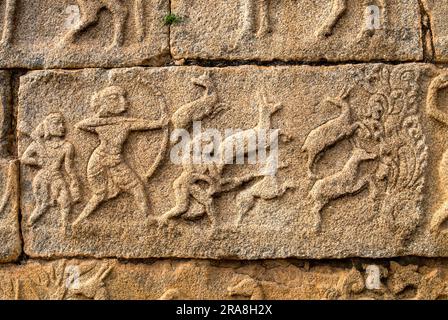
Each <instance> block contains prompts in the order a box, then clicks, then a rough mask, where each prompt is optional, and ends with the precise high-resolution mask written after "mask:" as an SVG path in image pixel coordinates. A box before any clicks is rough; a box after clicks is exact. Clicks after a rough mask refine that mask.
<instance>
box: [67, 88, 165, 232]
mask: <svg viewBox="0 0 448 320" xmlns="http://www.w3.org/2000/svg"><path fill="white" fill-rule="evenodd" d="M92 107H94V108H96V109H99V111H98V113H97V114H96V115H95V116H94V117H92V118H89V119H86V120H83V121H81V122H79V123H78V124H77V125H76V127H77V128H78V129H80V130H84V131H87V132H91V133H95V134H97V135H98V138H99V140H100V144H99V146H98V147H97V148H96V149H95V151H94V152H93V153H92V155H91V156H90V159H89V163H88V166H87V179H88V181H89V185H90V187H91V189H92V191H93V196H92V197H91V198H90V200H89V202H88V203H87V205H86V207H85V208H84V210H83V212H82V213H81V215H80V216H79V217H78V218H77V219H76V221H75V222H74V225H76V224H78V223H79V222H81V221H82V220H84V219H86V218H87V217H88V216H89V215H90V214H92V213H93V211H95V210H96V208H97V207H98V206H99V205H100V204H101V203H103V202H104V201H106V200H110V199H113V198H115V197H117V196H118V195H119V194H121V193H122V192H127V193H130V194H131V195H132V196H133V197H134V200H135V202H136V204H137V205H138V207H139V210H140V211H141V213H142V214H143V215H144V216H146V215H147V214H148V211H149V206H148V201H147V200H146V195H145V190H144V185H143V182H142V180H141V179H140V178H139V176H138V175H137V174H136V173H135V172H134V170H132V169H131V168H130V167H129V165H128V164H127V163H126V161H125V160H124V158H123V155H122V152H123V145H124V143H125V142H126V140H127V138H128V136H129V134H130V133H131V132H132V131H147V130H153V129H159V128H162V127H164V126H166V124H167V123H166V119H161V120H158V121H151V120H143V119H136V118H130V117H125V116H122V114H123V113H125V112H126V111H127V109H128V102H127V99H126V92H125V90H124V89H122V88H121V87H108V88H105V89H103V90H101V91H99V92H98V93H96V94H95V95H93V97H92Z"/></svg>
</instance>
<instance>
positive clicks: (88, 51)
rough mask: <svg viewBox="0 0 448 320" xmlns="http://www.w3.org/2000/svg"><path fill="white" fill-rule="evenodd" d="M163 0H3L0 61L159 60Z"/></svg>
mask: <svg viewBox="0 0 448 320" xmlns="http://www.w3.org/2000/svg"><path fill="white" fill-rule="evenodd" d="M168 12H169V2H168V1H166V0H136V1H119V0H76V1H71V0H60V1H53V0H33V1H17V0H7V1H2V3H1V4H0V20H1V21H2V24H1V28H2V29H1V32H0V36H1V39H0V57H1V59H0V67H3V68H27V69H37V68H44V67H45V68H80V67H120V66H135V65H160V64H162V63H163V62H164V57H166V55H167V53H168V52H169V45H168V41H169V40H168V39H169V34H168V27H167V26H165V25H164V22H163V17H164V16H165V15H166V14H168Z"/></svg>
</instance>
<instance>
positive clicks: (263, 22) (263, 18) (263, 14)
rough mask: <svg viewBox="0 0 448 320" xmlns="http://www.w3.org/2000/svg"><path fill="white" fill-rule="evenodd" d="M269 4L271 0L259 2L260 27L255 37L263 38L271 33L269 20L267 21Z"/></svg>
mask: <svg viewBox="0 0 448 320" xmlns="http://www.w3.org/2000/svg"><path fill="white" fill-rule="evenodd" d="M270 2H271V0H261V5H260V27H259V29H258V33H257V35H258V36H259V37H263V36H265V35H266V34H268V33H269V32H271V22H270V19H269V16H270V12H269V7H270Z"/></svg>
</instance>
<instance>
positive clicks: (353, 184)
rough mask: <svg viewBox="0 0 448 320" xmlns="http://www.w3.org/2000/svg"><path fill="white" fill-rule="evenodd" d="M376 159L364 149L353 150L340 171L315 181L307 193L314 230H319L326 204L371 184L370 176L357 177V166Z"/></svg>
mask: <svg viewBox="0 0 448 320" xmlns="http://www.w3.org/2000/svg"><path fill="white" fill-rule="evenodd" d="M376 157H377V156H376V155H375V154H372V153H368V152H367V151H365V150H364V149H359V148H355V149H354V150H353V153H352V156H351V157H350V159H349V160H348V161H347V163H346V164H345V166H344V167H343V168H342V170H340V171H338V172H337V173H335V174H333V175H331V176H328V177H325V178H322V179H320V180H318V181H316V183H315V184H314V186H313V187H312V188H311V191H310V193H309V197H310V199H311V200H312V201H313V202H314V203H315V205H314V208H313V213H314V214H315V216H316V218H317V220H316V221H317V223H316V225H315V227H316V230H319V229H320V224H321V216H320V215H321V211H322V209H323V208H324V207H325V206H326V205H327V204H328V202H330V201H331V200H334V199H337V198H339V197H341V196H344V195H350V194H354V193H357V192H359V191H361V190H362V189H363V188H364V187H366V186H367V185H368V184H371V183H372V180H371V177H370V176H364V177H361V178H360V177H359V165H360V164H361V163H362V162H364V161H368V160H373V159H375V158H376Z"/></svg>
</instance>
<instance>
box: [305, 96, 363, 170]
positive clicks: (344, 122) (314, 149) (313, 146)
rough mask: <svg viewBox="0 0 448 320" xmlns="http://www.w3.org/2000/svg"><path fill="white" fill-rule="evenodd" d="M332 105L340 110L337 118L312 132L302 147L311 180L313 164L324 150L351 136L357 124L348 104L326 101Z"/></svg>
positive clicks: (339, 101) (341, 101)
mask: <svg viewBox="0 0 448 320" xmlns="http://www.w3.org/2000/svg"><path fill="white" fill-rule="evenodd" d="M328 101H329V102H331V103H332V104H333V105H335V106H337V107H339V108H340V109H341V113H340V115H339V116H338V117H336V118H334V119H331V120H329V121H327V122H326V123H324V124H323V125H321V126H319V127H317V128H316V129H314V130H312V131H311V132H310V133H309V134H308V137H307V138H306V140H305V143H304V144H303V146H302V152H307V153H308V176H309V177H310V178H311V179H313V178H314V174H313V164H314V162H315V161H316V158H317V157H318V156H319V155H320V154H321V152H323V151H324V150H325V149H327V148H329V147H331V146H333V145H334V144H336V143H337V142H339V141H340V140H342V139H344V138H348V137H349V136H351V135H353V134H354V132H355V131H356V129H357V128H358V127H359V123H357V122H354V121H353V117H352V110H351V107H350V104H349V103H348V102H347V101H344V100H342V99H337V100H334V99H328Z"/></svg>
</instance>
